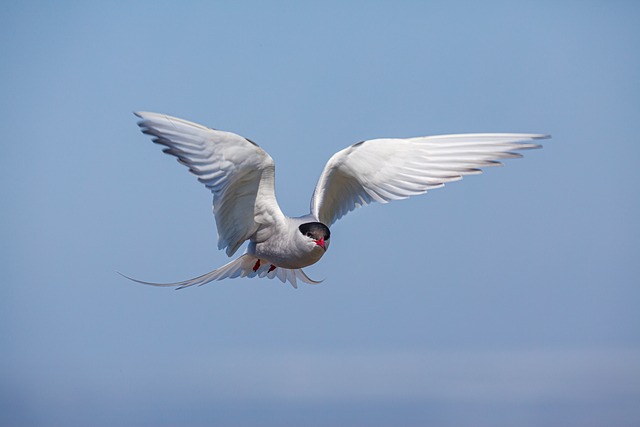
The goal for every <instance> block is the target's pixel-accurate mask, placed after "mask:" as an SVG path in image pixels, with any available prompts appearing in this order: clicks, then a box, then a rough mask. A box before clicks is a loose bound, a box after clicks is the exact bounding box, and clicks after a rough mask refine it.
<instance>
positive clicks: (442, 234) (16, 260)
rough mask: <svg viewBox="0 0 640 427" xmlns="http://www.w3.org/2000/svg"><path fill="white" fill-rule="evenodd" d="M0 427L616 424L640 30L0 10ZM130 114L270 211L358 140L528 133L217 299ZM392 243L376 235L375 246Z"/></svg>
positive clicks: (346, 224) (638, 351) (224, 7)
mask: <svg viewBox="0 0 640 427" xmlns="http://www.w3.org/2000/svg"><path fill="white" fill-rule="evenodd" d="M0 10H1V12H0V34H1V37H0V58H2V59H1V61H2V67H0V77H1V78H0V88H1V93H2V97H1V98H0V112H1V113H2V114H1V119H0V124H1V127H2V131H3V132H2V136H3V138H2V145H3V155H2V156H0V162H1V167H0V190H1V191H2V196H3V200H4V203H3V209H2V210H1V211H0V233H1V236H2V238H1V239H0V241H1V242H2V246H1V248H2V256H1V258H0V267H1V269H2V272H3V280H2V287H0V345H1V347H2V351H1V352H0V424H2V425H12V426H25V427H26V426H50V425H51V426H53V425H65V426H85V425H93V426H112V425H121V426H162V425H167V426H169V425H185V426H209V425H218V426H281V425H308V426H334V425H349V426H390V425H393V426H418V425H420V426H423V425H433V426H513V425H518V426H521V427H526V426H537V427H539V426H550V427H551V426H563V427H566V426H569V427H571V426H581V427H583V426H605V425H606V426H610V425H616V426H622V427H624V426H636V425H638V424H639V423H640V409H639V407H638V405H637V402H638V401H639V399H640V333H639V332H640V331H639V328H638V325H640V314H639V313H640V311H639V310H638V302H639V299H640V287H639V286H638V276H639V274H640V267H639V264H638V254H639V253H640V251H639V249H640V245H639V243H638V241H639V238H640V232H639V231H640V229H639V227H638V220H637V219H638V218H639V217H640V203H639V196H638V194H639V193H638V190H637V182H638V181H637V176H636V168H637V163H638V161H639V160H640V148H639V146H640V145H639V141H638V137H637V130H636V128H637V125H638V123H640V102H639V101H638V100H639V99H640V80H639V79H638V76H640V55H639V54H638V49H637V46H638V45H639V44H640V27H639V26H638V22H640V6H638V5H637V4H636V3H634V2H624V1H619V2H608V1H599V2H595V1H592V2H572V1H567V2H544V1H543V2H492V1H489V2H455V3H452V2H409V1H407V2H324V3H322V4H319V3H311V2H168V1H167V2H111V3H95V2H55V3H51V2H19V3H5V4H3V5H2V6H0ZM134 110H149V111H157V112H163V113H167V114H171V115H175V116H178V117H182V118H185V119H188V120H192V121H196V122H199V123H202V124H205V125H208V126H211V127H215V128H219V129H224V130H229V131H233V132H235V133H238V134H241V135H243V136H246V137H249V138H251V139H252V140H254V141H256V142H257V143H258V144H260V145H261V146H262V147H263V148H264V149H265V150H267V152H269V153H270V154H271V156H272V157H273V158H274V159H275V161H276V165H277V176H276V193H277V196H278V200H279V202H280V206H281V207H282V209H283V211H284V212H285V213H286V214H289V215H301V214H304V213H306V212H307V211H308V206H309V200H310V197H311V192H312V190H313V186H314V184H315V182H316V179H317V178H318V176H319V174H320V172H321V170H322V167H323V166H324V163H325V162H326V161H327V160H328V159H329V157H330V156H331V155H332V154H333V153H335V152H336V151H339V150H340V149H342V148H344V147H345V146H347V145H349V144H352V143H355V142H358V141H360V140H363V139H369V138H378V137H410V136H420V135H429V134H442V133H462V132H538V133H549V134H552V135H553V139H551V140H549V141H547V142H546V143H545V147H544V149H542V150H537V151H532V152H528V153H526V156H525V158H524V159H519V160H514V161H509V162H507V164H506V166H505V167H504V168H494V169H491V170H489V171H487V173H485V174H484V175H481V176H473V177H467V178H465V179H464V180H463V181H461V182H456V183H452V184H449V185H447V186H446V187H445V188H444V189H438V190H435V191H432V192H430V193H429V194H428V195H426V196H423V197H418V198H413V199H410V200H406V201H400V202H395V203H392V204H389V205H385V206H379V205H376V206H369V207H367V208H364V209H360V210H358V211H356V212H353V213H351V214H349V215H348V216H346V217H345V218H343V219H342V220H340V221H339V222H338V223H336V224H335V225H334V226H333V227H332V244H331V249H330V251H329V252H328V253H327V255H326V256H325V257H324V258H323V259H322V260H321V262H319V263H318V264H316V265H314V266H312V267H310V268H308V269H307V272H308V273H309V275H310V276H311V277H313V278H319V279H323V278H324V279H325V281H324V282H323V283H322V284H321V285H319V286H308V285H303V286H300V288H299V289H297V290H295V289H293V288H291V287H290V286H289V285H283V284H281V283H280V282H278V281H268V280H255V279H254V280H230V281H224V282H219V283H214V284H210V285H207V286H204V287H201V288H197V289H186V290H182V291H173V290H171V289H158V288H151V287H145V286H139V285H136V284H134V283H131V282H129V281H127V280H125V279H123V278H122V277H120V276H118V275H117V273H116V271H121V272H123V273H126V274H129V275H132V276H134V277H138V278H140V279H143V280H150V281H177V280H183V279H186V278H190V277H194V276H196V275H199V274H202V273H205V272H207V271H209V270H211V269H213V268H215V267H217V266H220V265H222V264H224V263H226V262H227V258H226V256H225V254H224V252H222V251H218V250H217V249H216V241H217V236H216V231H215V230H216V229H215V223H214V221H213V216H212V215H211V196H210V194H209V193H208V192H207V191H206V189H205V188H204V187H202V186H201V185H199V184H198V183H197V181H196V180H195V178H193V177H192V176H190V175H189V174H188V173H187V171H186V169H185V168H183V167H181V166H180V165H178V164H177V163H176V162H175V161H174V160H173V159H171V158H170V157H168V156H166V155H164V154H162V152H161V151H160V149H159V147H158V146H155V145H154V144H152V143H151V142H150V141H149V138H147V137H146V136H144V135H142V134H141V133H140V132H139V130H138V128H137V126H136V124H135V117H134V116H133V115H132V111H134ZM380 225H382V227H380Z"/></svg>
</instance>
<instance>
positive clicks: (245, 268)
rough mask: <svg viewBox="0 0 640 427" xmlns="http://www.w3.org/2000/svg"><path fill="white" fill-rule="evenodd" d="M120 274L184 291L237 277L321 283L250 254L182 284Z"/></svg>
mask: <svg viewBox="0 0 640 427" xmlns="http://www.w3.org/2000/svg"><path fill="white" fill-rule="evenodd" d="M120 274H121V275H122V276H124V277H126V278H127V279H129V280H133V281H134V282H137V283H142V284H144V285H152V286H171V287H173V286H176V289H182V288H186V287H189V286H193V285H198V286H202V285H204V284H206V283H209V282H213V281H214V280H222V279H235V278H236V277H266V278H268V279H274V278H276V277H277V278H278V279H280V280H281V281H282V283H286V282H289V283H291V286H293V287H294V288H297V287H298V283H297V280H301V281H303V282H304V283H309V284H311V285H317V284H318V283H320V282H321V281H315V280H312V279H310V278H309V276H307V275H306V274H305V272H304V271H302V269H301V268H298V269H295V270H291V269H288V268H281V267H276V266H273V265H271V264H270V263H268V262H265V261H261V260H260V259H259V258H256V257H255V256H253V255H249V254H244V255H242V256H241V257H240V258H236V259H234V260H233V261H231V262H230V263H228V264H226V265H223V266H222V267H220V268H218V269H216V270H213V271H211V272H209V273H207V274H203V275H202V276H200V277H196V278H194V279H189V280H185V281H182V282H175V283H151V282H143V281H142V280H137V279H133V278H131V277H129V276H125V275H124V274H122V273H120Z"/></svg>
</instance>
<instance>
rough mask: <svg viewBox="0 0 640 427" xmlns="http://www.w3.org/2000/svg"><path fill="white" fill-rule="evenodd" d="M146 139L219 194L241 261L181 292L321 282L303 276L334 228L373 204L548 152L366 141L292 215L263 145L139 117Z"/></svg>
mask: <svg viewBox="0 0 640 427" xmlns="http://www.w3.org/2000/svg"><path fill="white" fill-rule="evenodd" d="M136 115H137V116H138V117H140V118H141V120H140V122H139V123H138V124H139V126H140V127H141V129H142V131H143V132H144V133H146V134H149V135H151V136H152V137H153V141H154V142H156V143H158V144H161V145H164V146H165V147H166V148H165V149H164V150H163V151H164V152H165V153H167V154H171V155H173V156H176V157H177V158H178V161H179V162H180V163H182V164H184V165H185V166H187V167H188V168H189V170H190V171H191V172H192V173H193V174H194V175H196V176H197V177H198V180H199V181H200V182H202V183H203V184H204V185H205V186H206V187H207V188H208V189H209V190H210V191H211V192H212V193H213V212H214V215H215V219H216V225H217V229H218V248H219V249H226V253H227V255H228V256H232V255H233V254H234V253H235V252H236V251H237V250H238V248H239V247H240V246H241V245H242V244H243V243H244V242H245V241H247V240H248V241H249V246H248V248H247V251H246V253H245V254H244V255H242V256H241V257H239V258H237V259H235V260H234V261H231V262H230V263H228V264H227V265H225V266H223V267H220V268H218V269H217V270H214V271H212V272H210V273H207V274H205V275H203V276H200V277H197V278H195V279H190V280H186V281H183V282H176V283H167V284H157V283H149V282H143V281H139V280H135V279H131V280H135V281H136V282H139V283H145V284H151V285H156V286H177V287H179V288H183V287H187V286H192V285H203V284H205V283H209V282H211V281H213V280H221V279H224V278H235V277H255V276H257V277H267V278H270V279H272V278H276V277H277V278H279V279H280V280H281V281H283V282H286V281H288V282H289V283H291V284H292V285H293V286H294V287H296V286H297V280H301V281H303V282H306V283H318V282H316V281H313V280H311V279H310V278H309V277H308V276H307V275H306V274H305V273H304V272H303V271H302V267H306V266H308V265H311V264H313V263H315V262H317V261H318V260H319V259H320V258H321V257H322V255H324V252H325V251H326V250H327V249H328V245H329V239H330V232H329V229H328V227H329V226H331V225H332V224H333V223H334V222H335V221H337V220H338V219H340V218H341V217H342V216H344V215H345V214H347V213H348V212H350V211H352V210H354V209H355V208H357V207H360V206H364V205H367V204H369V203H371V202H380V203H387V202H390V201H392V200H399V199H404V198H407V197H410V196H414V195H419V194H424V193H426V192H427V191H428V190H431V189H434V188H439V187H442V186H443V185H444V184H445V183H447V182H451V181H457V180H460V179H462V177H463V176H465V175H472V174H479V173H481V172H482V171H481V168H484V167H489V166H496V165H500V164H501V163H500V160H502V159H509V158H517V157H521V155H520V154H519V153H516V152H515V151H518V150H525V149H531V148H539V147H540V145H538V144H536V143H534V142H533V141H534V140H539V139H544V138H548V136H547V135H539V134H512V133H496V134H461V135H441V136H427V137H418V138H407V139H388V138H386V139H373V140H368V141H362V142H359V143H357V144H354V145H352V146H350V147H347V148H345V149H344V150H342V151H339V152H338V153H336V154H334V155H333V156H332V157H331V159H329V161H328V162H327V164H326V166H325V168H324V170H323V172H322V174H321V175H320V179H319V180H318V183H317V185H316V188H315V191H314V193H313V197H312V198H311V211H310V213H309V214H307V215H305V216H302V217H296V218H292V217H287V216H285V215H284V214H283V213H282V211H281V210H280V207H279V206H278V202H277V200H276V198H275V191H274V174H275V166H274V162H273V159H272V158H271V157H270V156H269V155H268V154H267V153H266V152H265V151H264V150H263V149H262V148H260V147H259V146H258V145H257V144H255V143H254V142H252V141H250V140H248V139H247V138H243V137H242V136H239V135H236V134H234V133H231V132H224V131H219V130H215V129H211V128H207V127H204V126H201V125H198V124H196V123H192V122H189V121H186V120H182V119H178V118H175V117H170V116H167V115H164V114H157V113H147V112H138V113H136Z"/></svg>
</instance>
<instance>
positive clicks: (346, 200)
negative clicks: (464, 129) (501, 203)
mask: <svg viewBox="0 0 640 427" xmlns="http://www.w3.org/2000/svg"><path fill="white" fill-rule="evenodd" d="M544 138H548V136H547V135H538V134H460V135H440V136H428V137H418V138H408V139H373V140H368V141H362V142H359V143H357V144H354V145H352V146H350V147H347V148H345V149H344V150H342V151H340V152H338V153H336V154H335V155H333V157H331V159H329V162H327V164H326V166H325V168H324V171H323V172H322V175H321V176H320V179H319V180H318V183H317V185H316V188H315V191H314V193H313V197H312V199H311V214H312V215H313V216H315V217H316V218H318V220H319V221H320V222H322V223H324V224H326V225H327V226H330V225H331V224H333V223H334V222H335V221H337V220H338V219H340V218H341V217H342V216H344V215H345V214H347V213H348V212H350V211H352V210H354V209H356V208H358V207H360V206H364V205H367V204H369V203H371V202H374V201H375V202H380V203H387V202H390V201H392V200H400V199H405V198H407V197H410V196H415V195H419V194H424V193H426V192H427V191H428V190H431V189H434V188H439V187H442V186H443V185H444V184H445V183H447V182H452V181H458V180H460V179H462V177H463V176H465V175H475V174H479V173H482V170H481V168H485V167H491V166H499V165H501V164H502V163H500V161H501V160H504V159H513V158H519V157H522V155H521V154H520V153H518V152H516V151H519V150H527V149H533V148H539V147H540V145H538V144H536V143H535V142H532V141H535V140H539V139H544Z"/></svg>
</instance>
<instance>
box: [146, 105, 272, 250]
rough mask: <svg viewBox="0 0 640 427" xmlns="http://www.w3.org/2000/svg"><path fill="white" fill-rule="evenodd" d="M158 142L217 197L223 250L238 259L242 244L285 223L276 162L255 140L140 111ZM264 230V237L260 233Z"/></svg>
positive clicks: (215, 204)
mask: <svg viewBox="0 0 640 427" xmlns="http://www.w3.org/2000/svg"><path fill="white" fill-rule="evenodd" d="M135 115H136V116H138V117H140V118H141V120H140V121H139V122H138V125H139V126H140V128H141V129H142V132H144V133H145V134H148V135H151V136H152V137H153V142H155V143H157V144H160V145H164V146H165V147H166V148H165V149H164V150H163V151H164V152H165V153H167V154H171V155H173V156H175V157H177V158H178V162H179V163H181V164H183V165H185V166H187V167H188V168H189V171H191V173H193V174H194V175H196V176H197V177H198V181H200V182H201V183H203V184H204V185H205V186H206V187H207V188H208V189H209V190H211V192H212V193H213V213H214V215H215V218H216V226H217V228H218V248H219V249H224V248H226V252H227V255H229V256H231V255H233V254H234V253H235V252H236V251H237V250H238V248H239V247H240V245H242V243H243V242H244V241H245V240H247V239H249V238H251V237H252V236H255V235H257V234H262V236H261V237H262V238H263V239H264V238H267V237H268V236H265V233H268V230H269V229H270V227H271V226H272V225H273V224H274V223H276V222H278V221H284V215H283V214H282V211H281V210H280V207H279V206H278V202H277V201H276V197H275V191H274V177H275V166H274V162H273V159H272V158H271V157H270V156H269V155H268V154H267V153H266V151H264V150H263V149H262V148H260V147H259V146H258V145H257V144H255V143H254V142H252V141H250V140H248V139H246V138H243V137H242V136H239V135H236V134H234V133H231V132H224V131H219V130H215V129H210V128H207V127H204V126H201V125H199V124H196V123H192V122H189V121H186V120H182V119H178V118H175V117H171V116H167V115H165V114H157V113H148V112H136V113H135ZM261 231H262V233H260V232H261Z"/></svg>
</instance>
